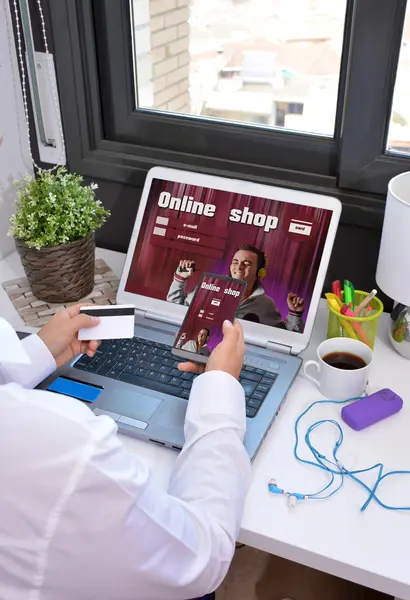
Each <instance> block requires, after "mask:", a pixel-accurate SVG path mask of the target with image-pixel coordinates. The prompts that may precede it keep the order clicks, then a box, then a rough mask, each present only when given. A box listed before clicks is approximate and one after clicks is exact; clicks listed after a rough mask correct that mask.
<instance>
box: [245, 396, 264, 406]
mask: <svg viewBox="0 0 410 600" xmlns="http://www.w3.org/2000/svg"><path fill="white" fill-rule="evenodd" d="M261 404H262V400H255V399H254V398H253V397H252V398H249V400H247V402H246V406H252V408H259V407H260V405H261Z"/></svg>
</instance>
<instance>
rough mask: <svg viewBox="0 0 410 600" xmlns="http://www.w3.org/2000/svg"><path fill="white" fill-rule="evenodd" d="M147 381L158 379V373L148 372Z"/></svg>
mask: <svg viewBox="0 0 410 600" xmlns="http://www.w3.org/2000/svg"><path fill="white" fill-rule="evenodd" d="M147 377H148V379H158V373H157V372H156V371H148V375H147Z"/></svg>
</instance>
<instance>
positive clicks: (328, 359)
mask: <svg viewBox="0 0 410 600" xmlns="http://www.w3.org/2000/svg"><path fill="white" fill-rule="evenodd" d="M323 362H325V363H326V364H328V365H330V366H331V367H336V369H345V370H346V371H353V370H354V369H363V367H365V366H366V363H365V361H364V360H363V358H361V356H357V354H351V353H350V352H330V353H329V354H326V355H325V356H324V357H323Z"/></svg>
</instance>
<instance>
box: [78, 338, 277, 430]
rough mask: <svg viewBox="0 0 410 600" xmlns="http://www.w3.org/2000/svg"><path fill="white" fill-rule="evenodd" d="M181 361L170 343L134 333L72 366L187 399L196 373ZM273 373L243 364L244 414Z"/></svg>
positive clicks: (252, 409)
mask: <svg viewBox="0 0 410 600" xmlns="http://www.w3.org/2000/svg"><path fill="white" fill-rule="evenodd" d="M180 362H181V360H177V359H176V357H175V356H173V354H172V353H171V347H170V346H167V345H166V344H161V343H159V342H152V341H150V340H146V339H143V338H138V337H134V338H133V339H131V340H104V341H103V342H102V343H101V345H100V347H99V349H98V350H97V352H96V354H95V356H94V357H93V358H90V357H88V356H86V355H83V356H82V357H81V358H80V359H79V360H78V361H77V362H76V363H75V365H74V368H75V369H81V370H83V371H87V372H88V373H97V374H98V375H104V377H110V378H111V379H117V380H118V381H124V382H125V383H131V384H133V385H139V386H141V387H145V388H148V389H150V390H154V391H156V392H162V393H164V394H170V395H171V396H176V397H178V398H184V399H186V400H188V398H189V394H190V391H191V387H192V382H193V380H194V379H195V378H196V377H198V375H197V374H193V373H184V372H182V371H179V370H178V368H177V367H178V364H179V363H180ZM276 377H277V375H276V374H275V373H271V372H270V371H264V370H263V369H257V368H255V367H251V366H244V367H243V369H242V371H241V375H240V377H239V381H240V383H241V384H242V386H243V388H244V390H245V399H246V416H247V417H250V418H252V417H254V416H255V415H256V414H257V412H258V410H259V409H260V407H261V405H262V403H263V401H264V400H265V398H266V396H267V395H268V393H269V391H270V389H271V387H272V385H273V384H274V382H275V379H276Z"/></svg>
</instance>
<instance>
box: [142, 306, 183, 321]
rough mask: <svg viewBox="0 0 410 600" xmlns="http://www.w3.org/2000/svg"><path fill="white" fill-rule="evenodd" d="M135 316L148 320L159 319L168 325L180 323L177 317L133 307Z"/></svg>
mask: <svg viewBox="0 0 410 600" xmlns="http://www.w3.org/2000/svg"><path fill="white" fill-rule="evenodd" d="M135 316H136V317H139V318H142V319H149V320H150V321H160V322H161V323H168V324H169V325H181V322H182V319H181V318H178V317H171V316H170V315H162V314H161V313H153V312H148V311H147V310H141V309H139V308H136V309H135Z"/></svg>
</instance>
